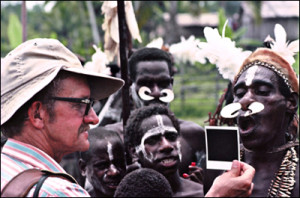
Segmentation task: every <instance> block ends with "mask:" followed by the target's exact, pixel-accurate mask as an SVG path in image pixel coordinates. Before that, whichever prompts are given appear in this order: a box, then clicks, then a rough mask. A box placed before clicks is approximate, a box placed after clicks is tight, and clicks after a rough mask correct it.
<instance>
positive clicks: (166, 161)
mask: <svg viewBox="0 0 300 198" xmlns="http://www.w3.org/2000/svg"><path fill="white" fill-rule="evenodd" d="M173 161H174V160H173V159H164V160H162V161H161V162H162V163H163V164H167V163H170V162H173Z"/></svg>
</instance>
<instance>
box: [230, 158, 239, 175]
mask: <svg viewBox="0 0 300 198" xmlns="http://www.w3.org/2000/svg"><path fill="white" fill-rule="evenodd" d="M240 170H241V166H240V162H239V161H237V160H233V162H232V165H231V169H230V170H229V171H228V172H229V173H230V174H231V175H233V176H239V175H240V172H241V171H240Z"/></svg>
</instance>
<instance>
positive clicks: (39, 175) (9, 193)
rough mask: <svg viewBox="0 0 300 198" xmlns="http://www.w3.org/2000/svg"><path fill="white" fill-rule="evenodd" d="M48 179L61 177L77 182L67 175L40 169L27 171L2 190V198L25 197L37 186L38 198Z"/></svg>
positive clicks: (14, 178)
mask: <svg viewBox="0 0 300 198" xmlns="http://www.w3.org/2000/svg"><path fill="white" fill-rule="evenodd" d="M48 177H59V178H61V179H65V180H67V181H70V182H72V183H76V184H77V182H76V180H75V179H74V178H73V177H72V176H71V175H69V174H67V173H59V172H52V171H48V170H40V169H35V168H33V169H27V170H25V171H23V172H20V173H19V174H18V175H16V176H15V177H13V178H12V179H11V180H10V181H9V182H8V183H7V184H6V185H5V187H4V188H3V189H2V191H1V197H25V196H26V195H27V194H28V192H29V191H30V189H31V188H32V187H33V186H34V185H35V184H37V186H36V189H35V191H34V195H33V197H38V194H39V191H40V189H41V187H42V185H43V183H44V181H45V180H46V179H47V178H48Z"/></svg>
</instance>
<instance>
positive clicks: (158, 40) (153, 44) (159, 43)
mask: <svg viewBox="0 0 300 198" xmlns="http://www.w3.org/2000/svg"><path fill="white" fill-rule="evenodd" d="M163 45H164V40H163V39H162V38H161V37H158V38H156V39H154V40H152V41H151V42H150V43H148V44H147V45H146V47H154V48H158V49H161V48H162V47H163Z"/></svg>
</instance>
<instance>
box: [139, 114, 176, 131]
mask: <svg viewBox="0 0 300 198" xmlns="http://www.w3.org/2000/svg"><path fill="white" fill-rule="evenodd" d="M141 126H142V131H143V132H144V134H145V133H147V132H151V131H155V130H160V131H176V132H177V130H176V129H175V127H174V126H173V123H172V121H171V119H170V118H169V117H168V116H166V115H153V116H151V117H149V118H146V119H144V120H143V121H142V123H141Z"/></svg>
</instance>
